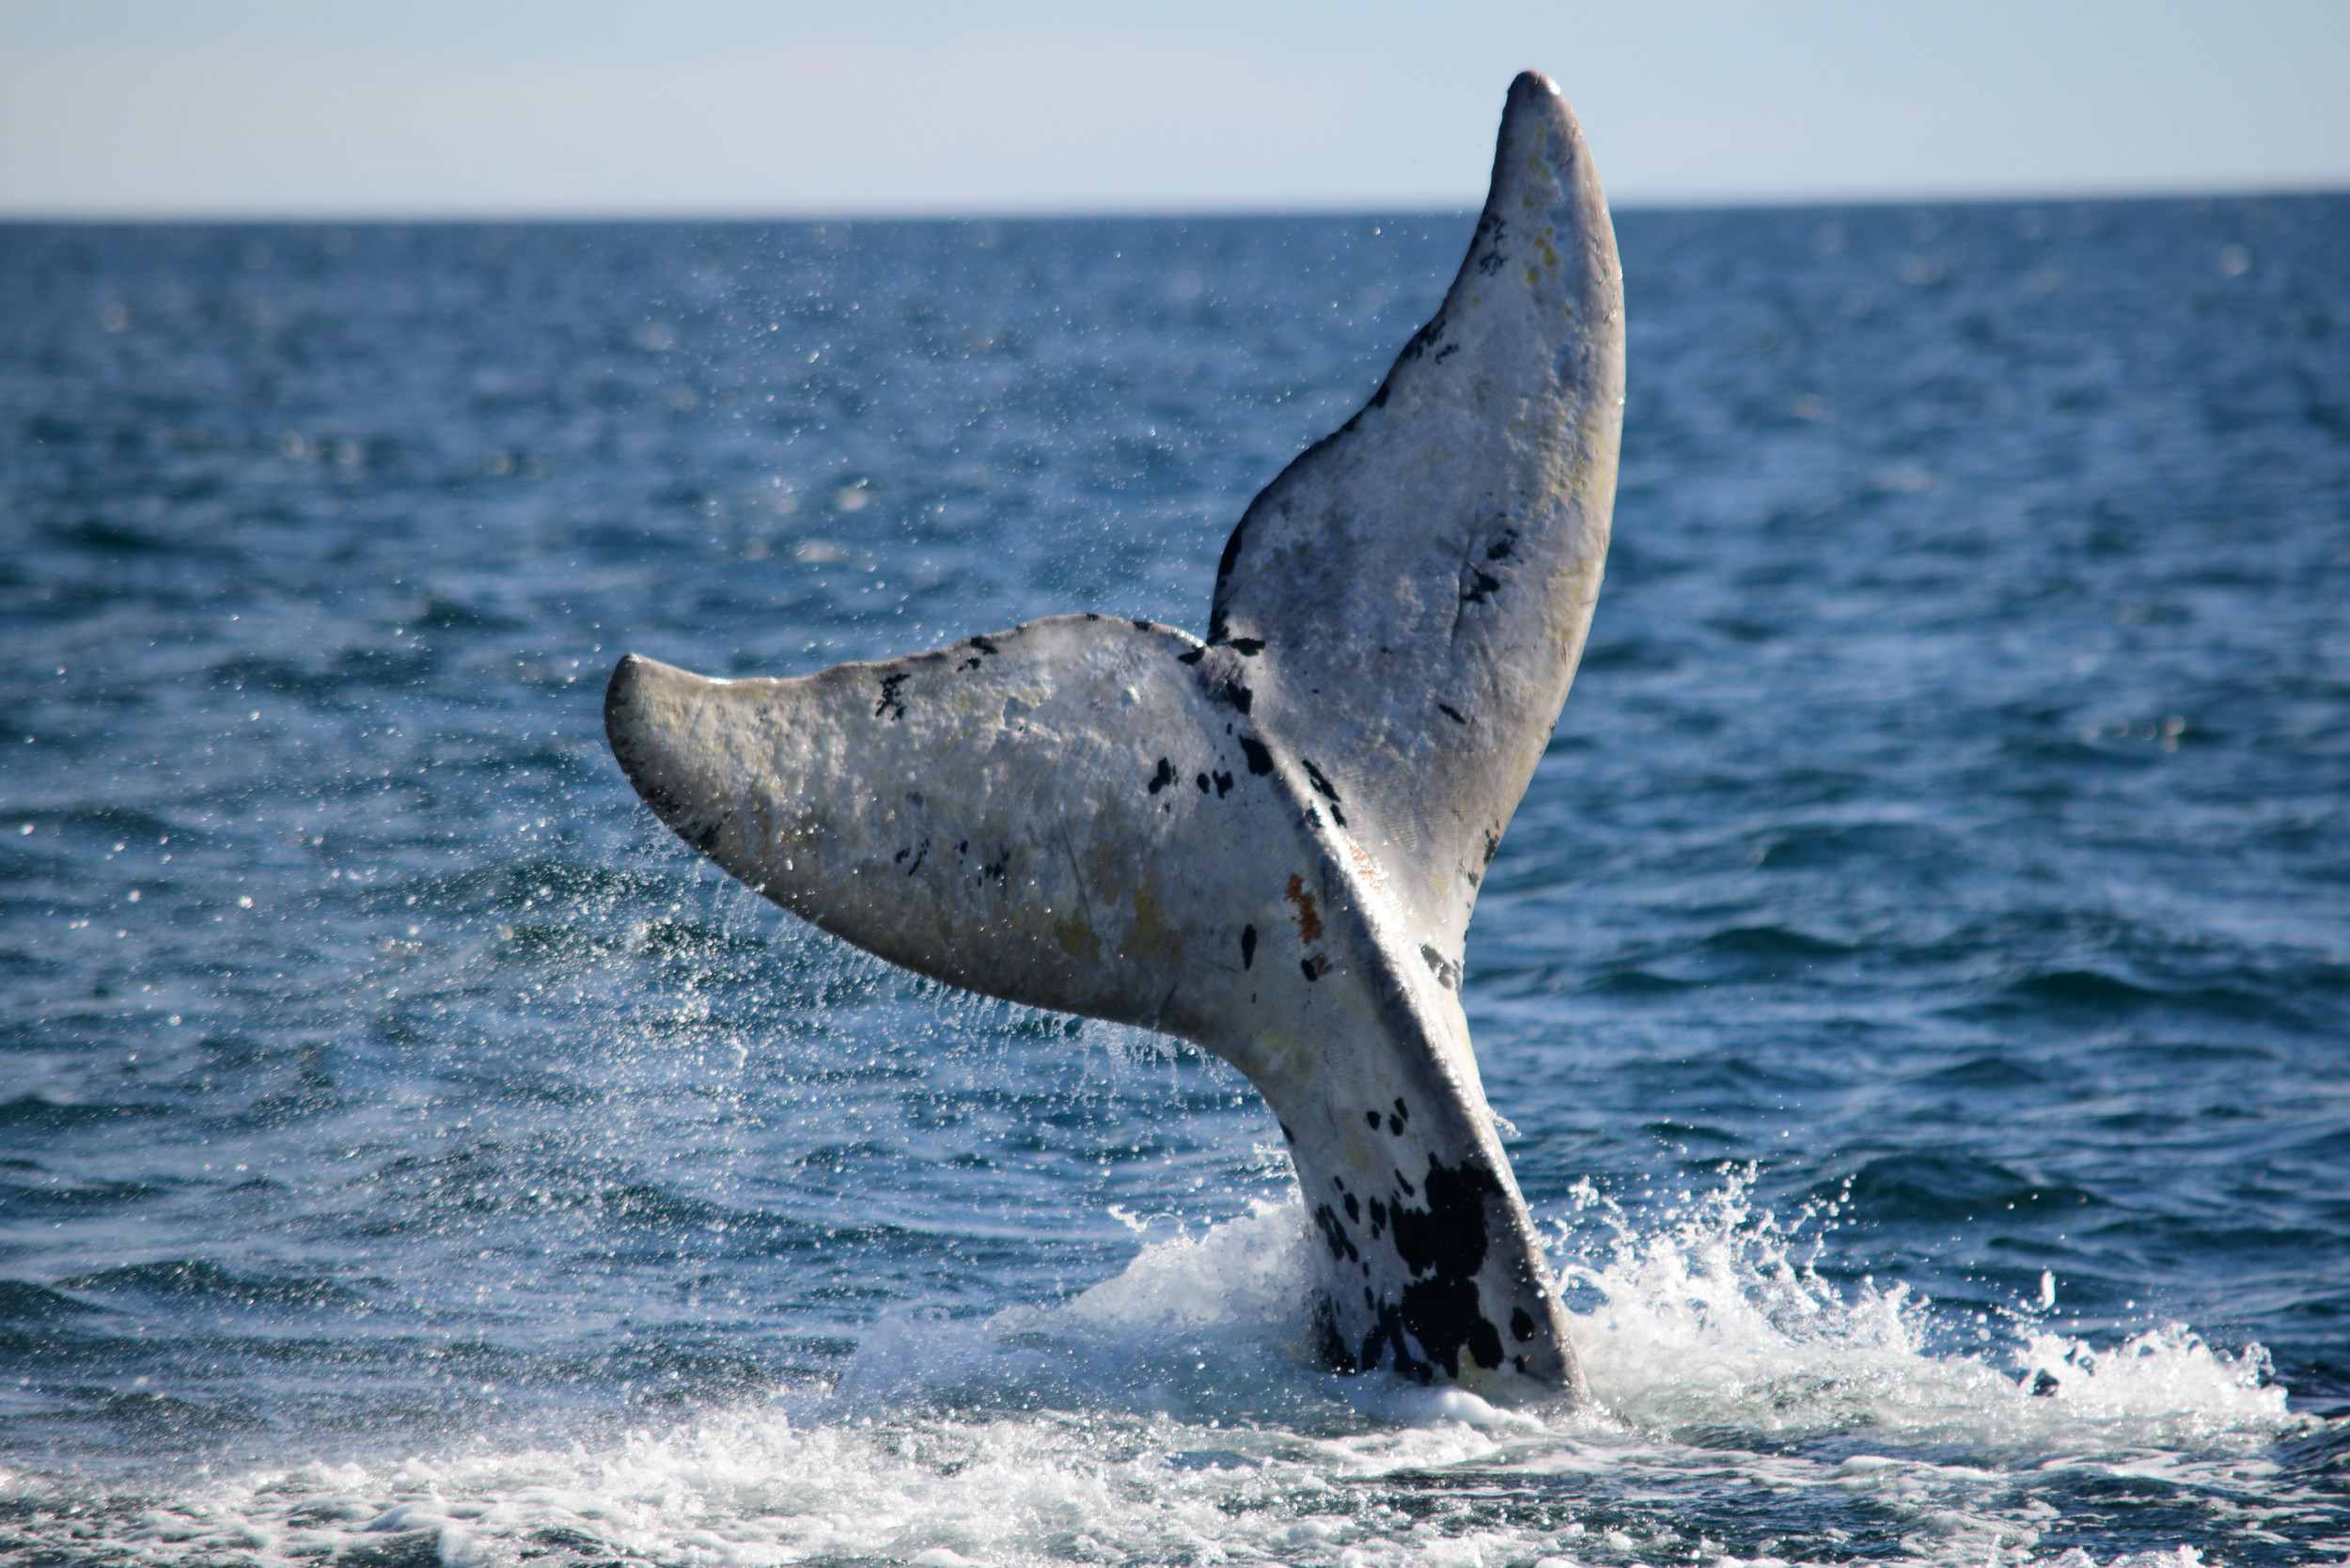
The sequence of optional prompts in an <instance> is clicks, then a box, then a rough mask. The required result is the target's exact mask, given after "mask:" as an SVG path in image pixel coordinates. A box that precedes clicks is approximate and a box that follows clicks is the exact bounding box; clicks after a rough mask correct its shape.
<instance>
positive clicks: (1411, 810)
mask: <svg viewBox="0 0 2350 1568" xmlns="http://www.w3.org/2000/svg"><path fill="white" fill-rule="evenodd" d="M1622 390H1623V311H1622V278H1621V273H1620V271H1619V268H1618V264H1617V259H1616V248H1615V239H1614V235H1613V232H1612V230H1611V228H1610V227H1609V224H1608V218H1607V209H1606V200H1605V198H1604V196H1602V194H1601V191H1600V185H1599V180H1598V178H1597V176H1596V174H1595V173H1594V172H1593V170H1592V168H1591V161H1590V151H1589V149H1587V148H1586V147H1585V145H1584V142H1583V137H1582V133H1581V132H1580V131H1579V129H1578V128H1577V127H1576V124H1575V117H1574V116H1573V114H1571V113H1570V112H1569V110H1568V108H1567V106H1566V104H1565V102H1563V101H1562V100H1561V99H1560V98H1559V93H1558V91H1557V89H1556V88H1554V87H1553V86H1551V85H1550V84H1549V83H1548V82H1547V81H1545V80H1544V79H1543V78H1542V77H1541V76H1538V75H1535V74H1533V73H1531V72H1528V74H1525V75H1522V76H1520V77H1519V78H1518V79H1517V80H1516V81H1515V82H1514V83H1512V86H1511V88H1510V97H1509V103H1508V107H1507V109H1506V110H1505V112H1504V115H1503V118H1502V124H1501V133H1500V138H1499V146H1498V149H1497V150H1496V155H1495V159H1494V175H1493V185H1492V190H1491V193H1490V194H1489V195H1488V196H1487V197H1486V201H1485V207H1484V211H1483V212H1482V214H1481V216H1480V218H1479V219H1478V224H1477V230H1476V236H1475V238H1474V239H1473V240H1472V241H1471V242H1470V244H1469V250H1468V255H1467V258H1466V259H1465V260H1464V261H1463V263H1462V266H1461V271H1460V274H1459V275H1458V276H1457V277H1456V278H1455V279H1454V281H1453V284H1452V287H1451V290H1450V291H1449V293H1448V294H1447V295H1446V296H1445V301H1444V305H1443V307H1442V308H1441V309H1439V310H1438V311H1437V313H1436V315H1435V317H1434V320H1432V321H1429V323H1428V324H1427V325H1426V326H1424V327H1422V328H1421V329H1420V331H1419V332H1418V334H1417V335H1416V336H1415V337H1413V338H1412V340H1411V342H1410V343H1409V344H1407V345H1406V346H1405V348H1404V349H1403V352H1402V354H1401V356H1399V357H1398V359H1397V360H1396V363H1395V367H1394V368H1393V369H1391V370H1390V371H1388V373H1387V380H1386V381H1385V382H1384V383H1383V384H1381V386H1380V387H1379V390H1378V392H1377V393H1376V394H1375V395H1374V396H1373V397H1372V398H1371V401H1370V402H1369V403H1368V404H1367V405H1366V406H1365V407H1364V408H1363V409H1362V410H1361V411H1360V412H1359V413H1357V414H1356V415H1355V416H1354V417H1353V418H1352V419H1350V420H1348V421H1347V423H1346V424H1345V426H1344V427H1342V428H1341V429H1340V430H1339V431H1337V432H1336V433H1334V434H1332V435H1330V436H1329V437H1327V438H1326V439H1324V440H1323V441H1321V442H1320V443H1318V444H1316V445H1315V446H1314V447H1311V448H1310V449H1308V451H1307V452H1306V453H1305V454H1304V455H1303V456H1301V457H1299V458H1298V459H1297V461H1296V462H1294V463H1292V464H1291V465H1290V466H1289V467H1288V468H1287V469H1286V470H1285V471H1284V472H1283V473H1282V474H1281V475H1280V476H1279V477H1278V478H1276V479H1275V480H1274V481H1273V483H1272V484H1270V485H1268V486H1267V487H1266V488H1265V490H1264V492H1263V494H1260V495H1259V496H1258V497H1257V499H1256V500H1255V502H1254V503H1252V504H1251V505H1250V507H1249V508H1248V510H1247V511H1246V514H1244V516H1243V517H1242V519H1241V521H1240V524H1239V525H1238V526H1237V527H1236V528H1234V529H1233V531H1232V535H1231V539H1230V542H1229V543H1228V544H1227V545H1226V546H1225V550H1224V557H1223V560H1222V563H1221V565H1220V566H1219V568H1218V570H1217V574H1216V587H1215V597H1214V605H1213V608H1212V613H1211V616H1210V619H1209V625H1208V638H1207V641H1205V642H1204V643H1203V642H1200V641H1199V640H1198V639H1196V638H1195V637H1193V636H1191V635H1187V634H1185V633H1183V632H1181V631H1178V630H1176V629H1174V628H1172V627H1167V626H1159V625H1153V624H1151V623H1148V622H1141V621H1128V620H1118V619H1105V618H1103V617H1099V616H1090V615H1085V616H1061V617H1055V618H1052V619H1044V620H1038V621H1032V622H1030V623H1028V624H1027V625H1025V626H1021V627H1017V628H1014V629H1013V630H1011V631H1009V632H1001V633H993V634H990V635H985V636H975V637H972V638H969V639H968V640H966V641H964V642H960V643H957V644H955V645H954V646H952V647H949V648H944V649H939V650H936V651H932V652H927V653H917V654H914V655H911V656H909V657H906V658H901V659H895V660H891V661H889V662H887V663H884V664H851V665H842V666H837V667H835V668H832V669H828V670H825V671H823V672H822V673H821V674H816V675H810V676H805V677H800V678H796V679H790V680H737V681H713V680H705V679H703V678H701V677H699V676H697V675H692V674H689V673H687V672H686V671H684V670H680V669H674V668H671V667H670V666H666V665H661V664H657V663H654V662H653V661H651V660H649V659H644V658H640V657H637V656H636V655H634V654H632V655H630V656H628V657H627V658H624V659H622V660H621V661H620V663H619V667H618V668H616V669H615V670H614V671H613V674H612V680H611V683H610V686H609V687H608V689H607V690H606V693H605V698H604V722H605V728H606V730H607V732H608V734H609V736H610V738H611V743H612V750H613V753H614V755H615V756H616V757H617V758H618V759H619V763H620V766H621V768H622V769H623V771H625V772H626V774H627V775H628V777H629V779H630V781H631V782H632V783H633V784H635V787H636V789H637V791H638V792H639V793H640V794H642V795H643V797H644V799H645V801H646V803H647V804H648V805H650V807H651V808H653V810H654V811H655V812H656V813H658V814H659V816H660V817H661V819H662V821H664V822H665V823H668V824H669V826H671V827H672V828H674V829H675V830H676V831H677V832H678V834H679V835H680V836H681V837H682V838H683V839H685V840H686V841H687V842H688V843H690V844H692V845H693V846H694V847H695V848H697V849H698V850H700V851H702V853H704V854H705V855H709V856H711V857H712V858H713V859H714V860H715V861H717V862H718V864H719V865H721V866H722V867H724V868H725V869H726V870H729V872H731V873H733V874H734V875H735V876H737V877H740V878H742V879H743V881H744V882H745V883H748V884H749V885H750V886H752V887H754V888H756V889H758V890H759V891H760V892H761V893H763V894H764V895H766V896H767V897H768V898H770V899H772V900H774V901H775V902H776V903H778V904H780V905H782V906H783V907H784V908H786V909H788V910H790V911H791V912H792V913H793V914H795V915H798V916H801V917H804V918H806V919H807V920H810V921H812V922H814V923H815V924H817V925H819V926H822V927H823V929H824V930H826V931H829V932H831V933H834V934H836V935H838V936H840V937H843V938H845V939H847V940H848V941H850V942H853V943H854V944H856V945H857V946H858V947H861V948H864V949H867V950H868V951H870V952H873V953H876V954H878V955H880V956H881V957H883V958H885V959H889V960H891V961H893V962H895V963H898V964H904V965H905V966H906V967H908V968H911V969H915V970H918V971H920V972H921V973H923V974H925V975H929V976H932V977H933V978H935V979H937V980H944V981H947V982H948V983H950V984H953V985H958V986H964V987H968V988H969V989H971V990H975V991H981V992H985V993H987V994H989V995H991V996H1003V997H1007V998H1010V999H1011V1000H1013V1001H1017V1002H1023V1003H1026V1004H1029V1005H1031V1006H1036V1007H1044V1008H1053V1009H1058V1010H1060V1011H1069V1012H1078V1013H1084V1014H1087V1015H1089V1016H1091V1017H1096V1018H1105V1019H1111V1020H1115V1021H1117V1022H1120V1023H1126V1024H1134V1025H1139V1026H1141V1027H1145V1028H1150V1029H1155V1030H1160V1031H1163V1032H1166V1033H1169V1034H1175V1035H1180V1036H1182V1037H1183V1038H1185V1039H1188V1040H1191V1041H1194V1042H1196V1043H1199V1045H1201V1046H1203V1047H1204V1048H1206V1049H1208V1050H1210V1051H1212V1052H1214V1054H1216V1055H1217V1056H1219V1057H1222V1058H1224V1059H1225V1060H1227V1061H1229V1062H1230V1063H1232V1065H1234V1066H1235V1067H1237V1068H1239V1069H1240V1070H1241V1071H1242V1072H1243V1073H1244V1074H1246V1075H1247V1077H1248V1079H1249V1081H1250V1082H1251V1083H1253V1084H1254V1085H1256V1087H1257V1089H1258V1090H1260V1091H1261V1093H1262V1094H1263V1095H1264V1097H1265V1099H1266V1101H1267V1102H1268V1103H1269V1104H1270V1105H1271V1106H1272V1108H1273V1111H1274V1113H1275V1115H1276V1116H1277V1118H1278V1120H1279V1122H1280V1125H1281V1131H1282V1134H1283V1136H1284V1137H1286V1138H1287V1139H1288V1142H1289V1147H1290V1151H1291V1154H1292V1157H1293V1163H1294V1165H1295V1167H1296V1170H1297V1177H1298V1183H1299V1185H1300V1187H1301V1188H1302V1189H1303V1192H1304V1196H1305V1202H1306V1207H1307V1210H1308V1213H1309V1214H1310V1215H1312V1218H1313V1222H1314V1224H1315V1226H1316V1228H1317V1230H1318V1231H1319V1232H1320V1238H1321V1241H1320V1245H1319V1246H1318V1247H1316V1250H1315V1256H1316V1257H1317V1259H1319V1260H1320V1262H1321V1263H1322V1265H1323V1267H1322V1278H1321V1280H1320V1282H1319V1296H1318V1304H1317V1316H1318V1322H1319V1324H1320V1338H1321V1341H1322V1343H1321V1350H1322V1352H1323V1354H1324V1356H1325V1357H1326V1359H1327V1360H1328V1361H1329V1362H1330V1364H1331V1365H1333V1366H1335V1367H1337V1368H1339V1369H1340V1370H1343V1371H1358V1370H1368V1369H1371V1368H1373V1367H1391V1368H1393V1369H1394V1370H1396V1371H1398V1372H1403V1373H1405V1374H1407V1375H1414V1376H1418V1377H1419V1378H1421V1379H1423V1380H1434V1379H1438V1378H1441V1379H1445V1380H1449V1381H1457V1382H1459V1383H1462V1384H1464V1385H1466V1386H1469V1387H1471V1388H1476V1389H1478V1390H1479V1391H1481V1392H1486V1393H1490V1394H1495V1395H1500V1396H1509V1395H1512V1394H1513V1393H1518V1392H1524V1391H1528V1389H1529V1386H1530V1388H1532V1389H1554V1390H1555V1389H1567V1390H1579V1388H1580V1386H1581V1377H1580V1373H1579V1372H1578V1370H1577V1367H1576V1363H1575V1354H1574V1350H1573V1348H1572V1346H1571V1345H1570V1343H1569V1341H1568V1338H1567V1325H1566V1321H1565V1317H1564V1314H1563V1312H1562V1310H1561V1309H1560V1307H1559V1301H1558V1298H1557V1295H1556V1294H1555V1293H1554V1291H1553V1290H1552V1288H1551V1285H1550V1282H1549V1279H1548V1276H1547V1272H1546V1270H1545V1269H1544V1267H1543V1262H1542V1258H1541V1252H1540V1248H1539V1245H1538V1243H1537V1240H1536V1238H1535V1235H1534V1231H1533V1224H1532V1220H1531V1217H1530V1216H1529V1215H1528V1212H1527V1209H1526V1204H1525V1201H1524V1200H1523V1199H1522V1198H1521V1197H1520V1196H1519V1193H1518V1189H1517V1184H1516V1182H1515V1180H1514V1179H1513V1177H1512V1174H1511V1170H1510V1163H1509V1159H1508V1156H1507V1155H1506V1154H1505V1152H1503V1150H1502V1148H1501V1145H1500V1142H1499V1140H1498V1138H1497V1137H1496V1135H1495V1132H1494V1128H1493V1121H1492V1117H1491V1113H1490V1112H1489V1111H1488V1110H1487V1108H1486V1105H1485V1100H1484V1091H1483V1089H1482V1087H1481V1084H1480V1081H1479V1078H1478V1072H1477V1063H1476V1058H1475V1057H1474V1056H1473V1055H1472V1053H1471V1051H1470V1047H1469V1039H1468V1026H1467V1022H1466V1019H1465V1016H1464V1014H1463V1012H1462V1010H1461V1004H1460V998H1459V986H1460V977H1461V961H1462V950H1463V940H1464V935H1465V931H1466V928H1467V925H1468V919H1469V914H1470V911H1471V909H1472V908H1473V907H1474V905H1475V903H1476V898H1477V889H1478V886H1479V883H1480V881H1481V878H1482V877H1483V875H1484V870H1485V867H1486V865H1487V864H1488V862H1490V861H1491V860H1492V858H1493V855H1494V851H1495V848H1496V845H1497V844H1498V843H1499V842H1500V839H1501V835H1502V832H1503V830H1504V828H1505V827H1506V826H1507V825H1508V823H1509V820H1510V817H1511V814H1512V812H1513V811H1514V810H1515V809H1516V807H1517V802H1518V797H1519V796H1520V794H1521V793H1523V792H1524V791H1525V788H1526V784H1527V781H1528V778H1529V777H1531V776H1532V774H1533V770H1534V765H1535V762H1536V761H1537V760H1538V759H1539V758H1540V757H1541V755H1542V752H1543V746H1544V745H1545V743H1546V742H1547V740H1548V737H1549V733H1550V729H1551V727H1552V725H1553V724H1554V723H1556V721H1557V719H1558V715H1559V705H1560V704H1561V703H1562V702H1563V701H1564V700H1565V698H1566V694H1567V686H1568V683H1569V682H1570V681H1571V680H1572V679H1573V676H1574V673H1575V664H1576V661H1577V660H1578V659H1579V658H1580V656H1581V653H1582V648H1583V640H1584V635H1585V633H1586V631H1587V629H1588V628H1589V626H1590V616H1591V607H1592V604H1593V602H1594V600H1595V598H1596V596H1597V594H1598V591H1599V584H1600V572H1601V566H1602V562H1603V560H1604V558H1605V557H1606V548H1607V533H1608V520H1609V514H1610V511H1611V510H1612V507H1613V504H1614V496H1615V477H1616V450H1617V436H1618V431H1619V430H1620V428H1621V424H1622Z"/></svg>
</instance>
